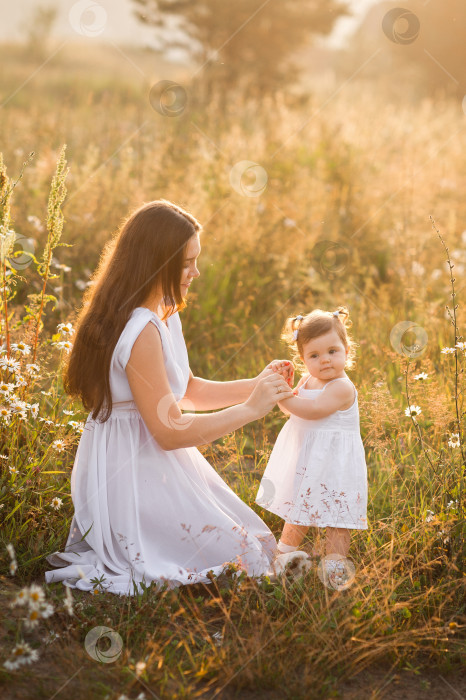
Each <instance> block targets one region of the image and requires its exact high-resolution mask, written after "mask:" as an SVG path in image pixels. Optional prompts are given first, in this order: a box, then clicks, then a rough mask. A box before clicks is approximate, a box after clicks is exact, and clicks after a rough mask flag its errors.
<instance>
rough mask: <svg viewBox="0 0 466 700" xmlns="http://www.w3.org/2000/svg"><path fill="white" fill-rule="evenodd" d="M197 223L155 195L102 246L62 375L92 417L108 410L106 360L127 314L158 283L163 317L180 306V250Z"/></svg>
mask: <svg viewBox="0 0 466 700" xmlns="http://www.w3.org/2000/svg"><path fill="white" fill-rule="evenodd" d="M201 230H202V226H201V224H200V223H199V222H198V221H197V219H195V218H194V217H193V216H192V215H191V214H189V213H188V212H186V211H185V210H184V209H182V208H181V207H179V206H177V205H176V204H173V203H172V202H168V201H166V200H165V199H159V200H156V201H154V202H148V203H146V204H143V205H142V206H141V207H139V208H138V209H136V210H135V211H133V212H132V213H131V214H130V215H129V216H128V217H127V219H126V220H125V221H123V223H122V225H121V227H120V229H119V231H118V232H117V233H116V234H115V235H114V237H113V238H112V239H111V240H110V241H109V242H108V243H107V244H106V246H105V247H104V249H103V252H102V255H101V257H100V260H99V264H98V266H97V268H96V270H95V272H94V274H93V275H92V278H91V284H90V286H89V287H88V288H87V289H86V291H85V293H84V296H83V305H82V307H81V309H80V311H79V313H78V317H77V320H76V328H75V336H74V343H73V347H72V349H71V352H70V355H69V358H68V361H67V363H66V366H65V369H64V375H63V385H64V388H65V391H66V392H67V393H68V394H70V395H71V396H77V397H79V398H80V399H81V401H82V403H83V406H84V408H86V409H87V410H88V411H92V418H94V419H96V418H97V416H99V412H100V410H101V409H102V407H104V412H103V414H102V416H99V420H102V421H103V422H105V421H107V420H108V418H109V417H110V413H111V410H112V396H111V391H110V363H111V359H112V355H113V351H114V349H115V345H116V344H117V341H118V338H119V337H120V335H121V332H122V331H123V329H124V327H125V325H126V323H127V321H128V319H129V317H130V314H131V312H132V311H133V309H135V308H136V307H138V306H140V305H141V304H142V303H143V302H144V301H145V300H146V299H147V297H148V296H150V294H151V293H152V291H153V290H154V289H155V286H156V285H157V284H160V286H161V292H162V294H163V299H164V306H165V313H164V316H163V319H165V318H167V317H168V316H170V315H171V314H172V313H175V312H176V311H180V310H181V309H183V308H185V306H186V302H185V301H184V299H183V297H182V296H181V291H180V283H181V276H182V268H183V262H184V253H185V250H186V246H187V243H188V241H189V239H190V238H191V237H192V236H193V235H195V234H196V233H199V232H200V231H201Z"/></svg>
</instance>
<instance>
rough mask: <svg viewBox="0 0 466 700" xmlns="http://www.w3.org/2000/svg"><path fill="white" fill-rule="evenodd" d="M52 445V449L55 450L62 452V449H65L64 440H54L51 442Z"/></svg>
mask: <svg viewBox="0 0 466 700" xmlns="http://www.w3.org/2000/svg"><path fill="white" fill-rule="evenodd" d="M52 447H53V449H54V450H56V451H57V452H64V451H65V447H66V443H65V441H64V440H54V441H53V442H52Z"/></svg>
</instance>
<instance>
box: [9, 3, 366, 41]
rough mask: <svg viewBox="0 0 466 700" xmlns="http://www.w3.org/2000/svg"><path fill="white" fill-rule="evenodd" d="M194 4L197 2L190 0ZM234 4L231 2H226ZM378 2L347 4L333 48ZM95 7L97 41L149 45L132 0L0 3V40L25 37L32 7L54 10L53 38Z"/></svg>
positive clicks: (149, 33)
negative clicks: (350, 15)
mask: <svg viewBox="0 0 466 700" xmlns="http://www.w3.org/2000/svg"><path fill="white" fill-rule="evenodd" d="M193 2H196V0H193ZM225 2H234V0H225ZM376 2H377V0H351V1H350V2H349V5H350V7H351V10H352V12H353V13H354V17H353V18H350V19H347V18H343V19H340V20H339V21H338V22H337V24H336V26H335V29H334V31H333V33H332V35H331V37H330V39H329V40H328V43H329V44H330V45H332V46H338V45H341V43H342V42H344V39H345V37H346V36H348V35H349V34H351V32H352V31H353V30H354V28H355V27H356V26H357V24H358V22H359V21H360V19H361V18H362V16H363V15H364V12H365V11H366V10H367V8H368V7H369V6H370V5H374V4H375V3H376ZM93 5H94V6H95V12H94V13H93V12H92V10H91V9H89V10H88V14H87V17H88V18H92V17H96V18H97V21H98V20H99V16H100V20H101V21H102V22H103V27H104V28H103V31H101V32H100V31H99V32H96V36H97V35H98V38H100V39H109V40H111V41H117V42H121V43H125V44H138V45H144V44H148V43H149V44H150V43H151V38H152V36H153V31H152V30H151V29H149V28H147V27H144V26H143V25H141V24H140V23H139V22H138V21H137V20H136V19H135V18H134V16H133V14H132V11H133V8H134V4H133V3H132V2H131V0H17V1H16V2H15V3H13V2H11V0H0V40H5V39H12V38H14V39H19V38H21V37H24V36H25V34H26V32H27V26H28V25H30V18H31V16H32V13H33V10H34V8H37V7H51V6H52V7H57V8H58V10H59V14H58V19H57V21H56V24H55V27H54V32H53V33H54V35H56V36H62V37H66V36H73V34H75V33H76V32H75V30H74V29H73V27H72V24H71V22H70V11H72V15H73V10H74V17H79V15H80V11H81V14H82V11H83V9H84V11H85V8H86V7H89V8H91V7H92V6H93Z"/></svg>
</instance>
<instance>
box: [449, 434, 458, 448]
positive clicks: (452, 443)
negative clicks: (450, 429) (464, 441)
mask: <svg viewBox="0 0 466 700" xmlns="http://www.w3.org/2000/svg"><path fill="white" fill-rule="evenodd" d="M459 446H460V434H459V433H451V434H450V439H449V440H448V447H459Z"/></svg>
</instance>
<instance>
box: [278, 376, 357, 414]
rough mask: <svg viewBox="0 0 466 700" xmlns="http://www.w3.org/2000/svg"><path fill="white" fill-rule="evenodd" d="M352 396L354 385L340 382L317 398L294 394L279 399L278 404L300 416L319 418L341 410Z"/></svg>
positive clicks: (282, 408) (283, 409) (284, 409)
mask: <svg viewBox="0 0 466 700" xmlns="http://www.w3.org/2000/svg"><path fill="white" fill-rule="evenodd" d="M351 398H354V390H353V387H352V386H351V385H350V384H349V383H347V382H338V384H332V386H329V387H328V389H325V391H323V392H322V393H321V394H320V396H319V397H318V398H317V399H305V398H303V397H301V396H292V397H291V398H289V399H284V400H283V401H279V402H278V406H279V407H280V408H281V410H282V411H283V412H284V413H285V411H286V412H289V413H292V414H293V415H294V416H298V418H304V419H306V420H318V419H319V418H326V417H327V416H330V415H331V414H332V413H335V412H336V411H338V410H340V409H341V407H342V406H344V405H345V404H347V403H348V401H349V400H350V399H351Z"/></svg>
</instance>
